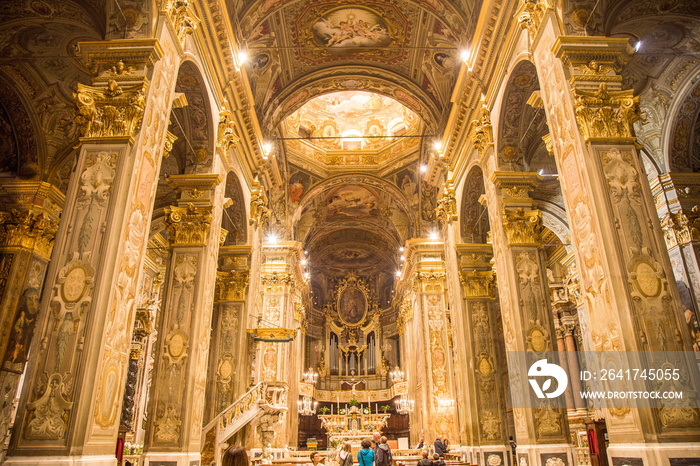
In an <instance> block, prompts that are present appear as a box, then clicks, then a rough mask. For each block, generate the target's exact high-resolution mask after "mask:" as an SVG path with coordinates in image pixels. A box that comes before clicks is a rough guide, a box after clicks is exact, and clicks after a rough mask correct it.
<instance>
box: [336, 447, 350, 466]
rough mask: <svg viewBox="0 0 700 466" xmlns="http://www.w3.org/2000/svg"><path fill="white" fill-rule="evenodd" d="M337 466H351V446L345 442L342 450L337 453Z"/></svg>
mask: <svg viewBox="0 0 700 466" xmlns="http://www.w3.org/2000/svg"><path fill="white" fill-rule="evenodd" d="M338 466H352V445H350V442H345V443H344V444H343V448H342V449H341V450H340V452H338Z"/></svg>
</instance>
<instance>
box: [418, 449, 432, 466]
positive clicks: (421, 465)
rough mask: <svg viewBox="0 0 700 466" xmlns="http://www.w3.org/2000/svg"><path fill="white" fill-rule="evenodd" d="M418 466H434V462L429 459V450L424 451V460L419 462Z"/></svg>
mask: <svg viewBox="0 0 700 466" xmlns="http://www.w3.org/2000/svg"><path fill="white" fill-rule="evenodd" d="M418 466H433V461H432V460H431V459H430V458H428V450H423V458H421V460H420V461H418Z"/></svg>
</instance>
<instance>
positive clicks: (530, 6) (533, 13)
mask: <svg viewBox="0 0 700 466" xmlns="http://www.w3.org/2000/svg"><path fill="white" fill-rule="evenodd" d="M549 8H551V6H550V5H549V3H548V2H547V0H521V2H520V7H519V8H518V11H517V12H516V13H515V17H516V18H518V23H519V24H520V27H521V28H523V29H527V32H528V33H529V35H530V40H531V41H534V40H535V38H536V37H537V33H538V32H539V30H540V26H541V25H542V21H543V20H544V15H545V14H546V13H547V10H548V9H549Z"/></svg>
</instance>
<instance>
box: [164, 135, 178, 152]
mask: <svg viewBox="0 0 700 466" xmlns="http://www.w3.org/2000/svg"><path fill="white" fill-rule="evenodd" d="M175 141H177V136H175V135H174V134H173V133H171V132H170V131H166V133H165V143H164V144H163V158H164V159H167V158H168V157H170V151H171V150H173V144H175Z"/></svg>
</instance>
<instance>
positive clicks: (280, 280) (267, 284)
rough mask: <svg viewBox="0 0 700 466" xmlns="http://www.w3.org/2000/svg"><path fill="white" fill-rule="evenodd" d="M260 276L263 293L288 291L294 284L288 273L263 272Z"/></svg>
mask: <svg viewBox="0 0 700 466" xmlns="http://www.w3.org/2000/svg"><path fill="white" fill-rule="evenodd" d="M260 278H261V280H262V286H263V290H264V292H265V293H289V292H290V291H291V289H292V288H294V285H295V283H294V277H293V276H292V274H290V273H277V272H272V273H263V274H262V276H261V277H260Z"/></svg>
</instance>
